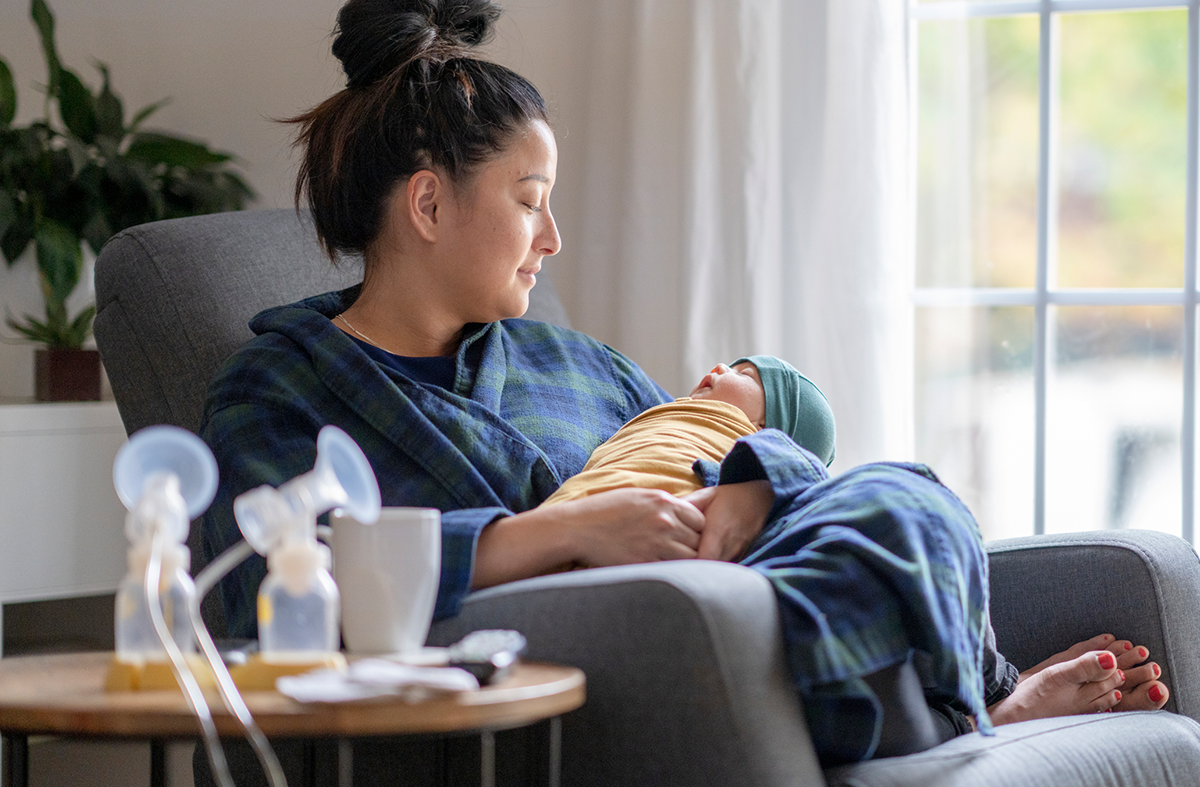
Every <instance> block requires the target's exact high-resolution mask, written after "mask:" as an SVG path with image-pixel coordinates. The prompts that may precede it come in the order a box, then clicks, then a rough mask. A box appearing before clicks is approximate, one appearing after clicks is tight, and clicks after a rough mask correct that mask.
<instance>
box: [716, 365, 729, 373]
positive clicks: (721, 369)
mask: <svg viewBox="0 0 1200 787" xmlns="http://www.w3.org/2000/svg"><path fill="white" fill-rule="evenodd" d="M727 371H729V367H728V366H726V365H725V364H723V363H719V364H717V365H716V366H714V367H713V368H712V373H713V374H725V372H727Z"/></svg>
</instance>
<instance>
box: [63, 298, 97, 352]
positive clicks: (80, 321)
mask: <svg viewBox="0 0 1200 787" xmlns="http://www.w3.org/2000/svg"><path fill="white" fill-rule="evenodd" d="M95 317H96V307H95V306H86V307H84V309H83V311H81V312H80V313H79V314H78V315H76V317H75V319H73V320H71V324H70V325H69V326H68V327H67V331H66V336H64V337H63V338H65V339H67V341H68V346H69V347H72V348H79V347H82V346H83V343H84V342H86V341H87V338H88V337H89V336H91V335H92V320H93V319H95Z"/></svg>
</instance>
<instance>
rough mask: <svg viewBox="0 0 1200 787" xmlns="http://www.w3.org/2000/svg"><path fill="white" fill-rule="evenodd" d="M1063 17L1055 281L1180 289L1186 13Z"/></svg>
mask: <svg viewBox="0 0 1200 787" xmlns="http://www.w3.org/2000/svg"><path fill="white" fill-rule="evenodd" d="M1061 20H1062V26H1061V30H1062V38H1061V42H1062V56H1061V69H1062V81H1061V102H1062V103H1061V106H1062V114H1061V123H1060V139H1061V147H1060V150H1061V156H1060V160H1059V258H1058V276H1059V278H1058V281H1059V284H1060V286H1063V287H1181V286H1183V248H1184V233H1185V220H1184V213H1185V211H1184V207H1185V204H1186V192H1187V177H1186V173H1187V60H1188V54H1187V11H1185V10H1168V11H1137V12H1125V13H1101V14H1064V15H1063V16H1062V17H1061Z"/></svg>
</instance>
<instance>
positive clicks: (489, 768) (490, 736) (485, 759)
mask: <svg viewBox="0 0 1200 787" xmlns="http://www.w3.org/2000/svg"><path fill="white" fill-rule="evenodd" d="M479 787H496V734H495V733H494V732H492V731H491V730H484V731H483V732H481V733H479Z"/></svg>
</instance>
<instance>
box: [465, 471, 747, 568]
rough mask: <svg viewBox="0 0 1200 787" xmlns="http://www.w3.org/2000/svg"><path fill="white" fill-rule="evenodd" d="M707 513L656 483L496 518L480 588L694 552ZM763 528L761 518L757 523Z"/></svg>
mask: <svg viewBox="0 0 1200 787" xmlns="http://www.w3.org/2000/svg"><path fill="white" fill-rule="evenodd" d="M704 521H705V517H704V514H702V513H701V512H700V510H699V509H698V508H696V506H694V505H692V504H691V503H689V502H687V501H686V500H682V499H680V498H677V497H674V496H673V495H669V494H667V493H666V492H660V491H658V490H654V489H617V490H613V491H611V492H602V493H600V494H597V495H592V496H591V497H586V498H583V499H580V500H573V501H569V502H566V503H561V504H559V505H555V506H550V507H547V508H535V509H532V510H530V511H526V512H524V513H522V514H515V515H513V516H510V517H505V518H503V519H499V520H497V521H495V522H493V523H492V524H491V525H488V526H487V527H486V528H484V529H483V532H481V533H480V534H479V542H478V546H477V547H476V552H475V573H474V578H473V586H474V587H475V588H484V587H491V586H492V585H499V584H502V583H504V582H512V581H514V580H517V579H526V578H528V577H534V576H539V575H541V574H546V573H550V572H552V571H554V570H555V569H557V568H558V567H560V566H562V565H563V564H568V563H573V562H578V563H582V564H584V565H588V566H610V565H624V564H627V563H647V562H651V561H655V560H679V559H684V558H694V557H696V556H697V549H698V548H699V546H700V542H701V536H700V532H701V530H702V529H703V527H704ZM760 526H761V523H760Z"/></svg>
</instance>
